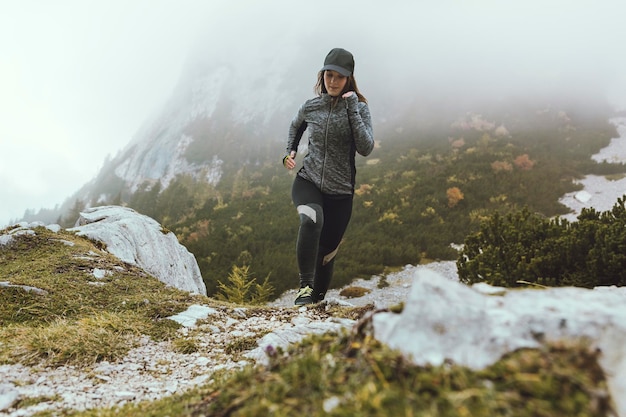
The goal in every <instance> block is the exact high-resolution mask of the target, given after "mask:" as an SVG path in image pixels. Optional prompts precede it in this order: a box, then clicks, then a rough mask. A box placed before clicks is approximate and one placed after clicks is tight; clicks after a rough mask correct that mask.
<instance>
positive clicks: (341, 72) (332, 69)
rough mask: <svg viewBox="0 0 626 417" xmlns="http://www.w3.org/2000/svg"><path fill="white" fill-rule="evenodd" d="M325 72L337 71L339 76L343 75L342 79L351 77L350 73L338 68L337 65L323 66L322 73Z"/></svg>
mask: <svg viewBox="0 0 626 417" xmlns="http://www.w3.org/2000/svg"><path fill="white" fill-rule="evenodd" d="M326 70H331V71H337V72H338V73H339V74H341V75H343V76H344V77H349V76H350V75H352V73H351V72H350V71H348V70H347V69H345V68H343V67H340V66H339V65H332V64H329V65H324V66H323V67H322V71H326Z"/></svg>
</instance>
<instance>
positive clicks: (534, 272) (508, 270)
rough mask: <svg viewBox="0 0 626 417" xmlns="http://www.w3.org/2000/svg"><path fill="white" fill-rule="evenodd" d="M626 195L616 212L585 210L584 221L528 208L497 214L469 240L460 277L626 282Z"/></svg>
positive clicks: (499, 281)
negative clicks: (504, 214)
mask: <svg viewBox="0 0 626 417" xmlns="http://www.w3.org/2000/svg"><path fill="white" fill-rule="evenodd" d="M625 201H626V196H624V197H622V198H620V199H618V200H617V203H616V204H615V206H614V207H613V208H612V210H609V211H606V212H603V213H600V212H597V211H596V210H594V209H583V211H582V212H581V214H580V215H579V216H578V221H576V222H574V223H570V222H568V221H567V220H565V219H561V218H558V217H557V218H554V219H546V218H544V217H542V216H540V215H537V214H534V213H531V212H530V210H528V208H524V209H522V210H521V211H518V212H516V213H510V214H508V215H506V216H504V217H503V216H501V215H500V214H499V213H495V214H493V215H492V216H490V217H489V218H488V219H487V220H486V221H484V222H482V223H481V226H480V230H479V231H478V232H476V233H474V234H471V235H469V236H468V237H467V238H466V239H465V245H464V248H463V250H462V251H461V253H460V255H459V258H458V260H457V266H458V271H459V278H460V280H461V281H462V282H465V283H468V284H471V283H475V282H481V281H484V282H487V283H489V284H492V285H500V286H507V287H511V286H515V285H517V283H518V281H521V280H523V281H527V282H531V283H537V284H542V285H551V286H562V285H575V286H581V287H588V288H591V287H594V286H598V285H624V284H626V208H625V207H624V203H625Z"/></svg>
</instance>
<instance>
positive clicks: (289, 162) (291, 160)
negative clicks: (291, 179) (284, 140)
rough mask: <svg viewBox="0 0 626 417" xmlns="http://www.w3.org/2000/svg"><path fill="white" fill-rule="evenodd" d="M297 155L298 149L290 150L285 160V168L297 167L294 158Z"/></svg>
mask: <svg viewBox="0 0 626 417" xmlns="http://www.w3.org/2000/svg"><path fill="white" fill-rule="evenodd" d="M295 157H296V151H291V152H289V155H287V157H286V158H285V159H284V161H283V164H284V165H285V168H287V169H289V170H291V169H294V168H295V167H296V161H295V159H294V158H295Z"/></svg>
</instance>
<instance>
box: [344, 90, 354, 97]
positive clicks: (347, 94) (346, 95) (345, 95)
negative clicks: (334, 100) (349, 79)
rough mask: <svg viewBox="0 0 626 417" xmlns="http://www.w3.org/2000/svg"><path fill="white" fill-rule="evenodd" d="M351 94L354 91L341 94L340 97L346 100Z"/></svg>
mask: <svg viewBox="0 0 626 417" xmlns="http://www.w3.org/2000/svg"><path fill="white" fill-rule="evenodd" d="M352 94H354V91H348V92H345V93H343V94H342V96H341V97H343V98H348V97H350V96H351V95H352Z"/></svg>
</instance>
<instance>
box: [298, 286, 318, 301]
mask: <svg viewBox="0 0 626 417" xmlns="http://www.w3.org/2000/svg"><path fill="white" fill-rule="evenodd" d="M314 302H315V299H314V298H313V288H311V287H309V286H308V285H307V286H306V287H302V288H300V291H298V295H297V297H296V301H295V302H294V304H295V305H297V306H302V305H305V304H313V303H314Z"/></svg>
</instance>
